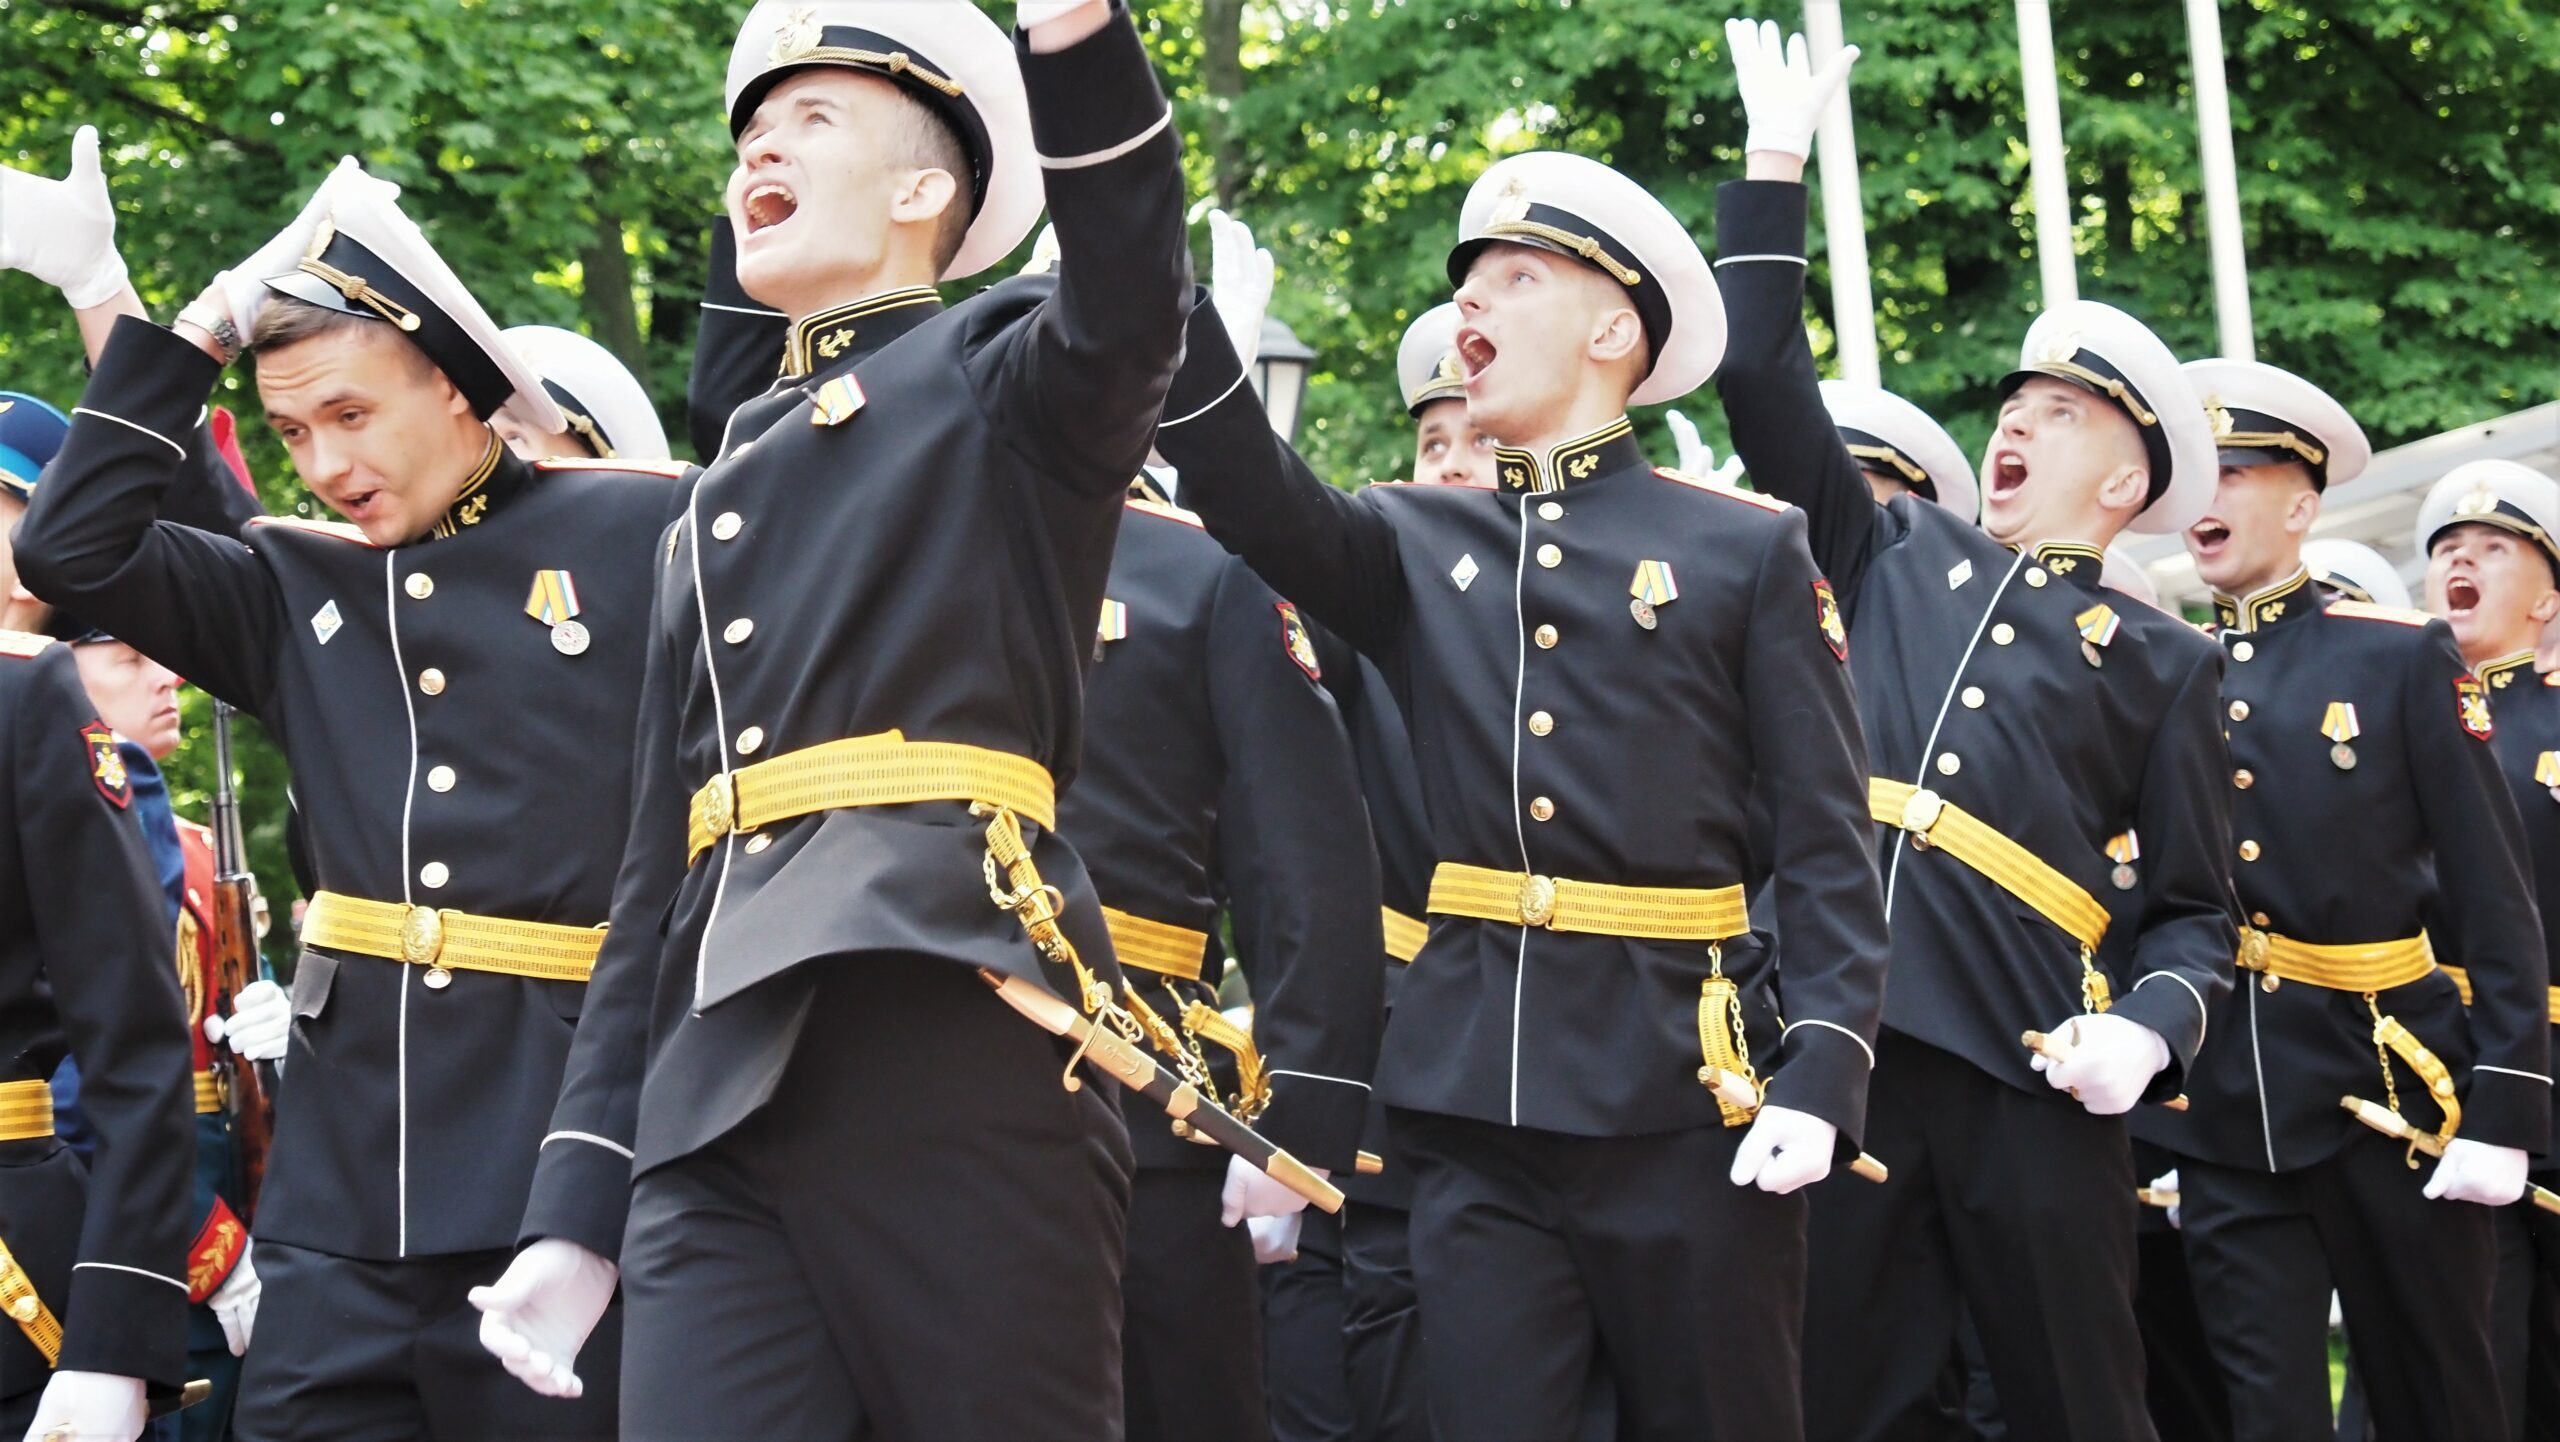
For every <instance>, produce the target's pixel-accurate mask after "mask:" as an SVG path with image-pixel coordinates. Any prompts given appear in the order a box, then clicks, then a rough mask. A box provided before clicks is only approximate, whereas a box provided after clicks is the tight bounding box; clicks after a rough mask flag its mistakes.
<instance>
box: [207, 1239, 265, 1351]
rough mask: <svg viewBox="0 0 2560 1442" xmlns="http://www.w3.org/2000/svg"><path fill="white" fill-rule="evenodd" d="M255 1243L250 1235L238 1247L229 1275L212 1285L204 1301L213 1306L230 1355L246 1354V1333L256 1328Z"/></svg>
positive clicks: (256, 1274)
mask: <svg viewBox="0 0 2560 1442" xmlns="http://www.w3.org/2000/svg"><path fill="white" fill-rule="evenodd" d="M257 1250H258V1243H257V1241H256V1239H254V1238H252V1239H251V1240H250V1241H249V1242H248V1243H247V1244H246V1245H245V1246H243V1247H241V1249H240V1260H239V1261H238V1262H236V1263H234V1264H233V1265H232V1268H231V1275H230V1276H228V1277H225V1278H223V1279H222V1285H221V1286H219V1287H216V1288H214V1289H213V1295H212V1296H210V1297H207V1298H205V1299H204V1304H205V1305H206V1306H208V1307H211V1308H212V1309H213V1319H214V1320H215V1321H217V1322H220V1323H221V1324H222V1341H223V1345H225V1346H227V1347H229V1348H230V1349H231V1355H232V1356H234V1357H245V1356H248V1355H249V1336H250V1334H251V1333H252V1332H255V1331H256V1330H257V1328H258V1293H259V1292H260V1291H261V1290H263V1288H261V1287H260V1285H259V1283H258V1263H257Z"/></svg>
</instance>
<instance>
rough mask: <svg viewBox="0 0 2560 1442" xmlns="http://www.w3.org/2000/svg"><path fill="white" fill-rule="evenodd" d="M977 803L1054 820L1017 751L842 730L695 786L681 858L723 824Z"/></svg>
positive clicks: (725, 830) (1035, 766)
mask: <svg viewBox="0 0 2560 1442" xmlns="http://www.w3.org/2000/svg"><path fill="white" fill-rule="evenodd" d="M912 801H980V802H986V803H988V804H990V805H994V806H1001V807H1003V808H1004V809H1006V810H1008V811H1012V812H1014V813H1016V814H1018V815H1022V816H1027V817H1029V818H1031V819H1032V820H1034V821H1037V822H1039V823H1040V824H1041V825H1042V826H1044V827H1047V828H1049V829H1051V830H1056V829H1057V825H1058V795H1057V783H1056V782H1055V781H1053V780H1052V779H1050V776H1049V772H1048V770H1047V768H1045V767H1043V766H1042V765H1041V764H1040V763H1039V762H1037V761H1033V760H1030V759H1028V758H1027V757H1021V756H1012V755H1008V754H1006V753H1005V752H1002V751H990V750H988V749H987V748H985V747H983V746H968V745H963V744H961V743H959V742H955V741H909V740H908V739H907V738H906V736H905V734H904V733H903V732H898V731H882V732H880V733H878V734H876V735H871V736H849V737H846V738H845V739H843V740H841V741H828V742H824V743H822V744H820V745H816V746H804V747H802V748H801V749H799V750H797V751H791V752H786V753H784V754H783V755H780V756H776V757H774V758H773V759H772V760H770V761H759V762H756V763H755V764H754V765H752V766H741V767H739V768H738V769H736V770H735V771H727V772H723V773H721V774H720V775H718V776H714V777H712V778H711V779H710V780H709V781H706V782H704V783H703V785H702V788H701V789H700V790H698V791H696V792H694V793H693V807H692V814H691V815H690V816H689V817H688V818H687V820H686V827H685V832H686V835H685V848H686V849H685V860H686V862H687V863H688V864H690V863H691V862H692V861H693V859H694V858H696V857H699V856H700V855H702V853H703V852H704V851H706V850H708V849H709V848H710V847H711V845H712V843H713V842H716V841H718V840H719V839H720V838H721V837H723V836H726V835H728V834H729V833H730V832H733V831H753V830H755V829H756V828H757V827H759V826H770V825H772V824H773V823H774V822H777V821H788V820H790V819H792V818H793V817H795V816H808V815H811V814H813V813H815V812H820V811H836V810H841V809H844V808H846V807H853V806H897V805H902V804H905V803H907V802H912Z"/></svg>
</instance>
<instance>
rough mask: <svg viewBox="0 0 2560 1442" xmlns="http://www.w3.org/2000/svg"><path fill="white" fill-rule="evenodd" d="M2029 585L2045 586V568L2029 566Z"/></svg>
mask: <svg viewBox="0 0 2560 1442" xmlns="http://www.w3.org/2000/svg"><path fill="white" fill-rule="evenodd" d="M2027 584H2028V585H2030V586H2041V585H2043V584H2044V568H2043V567H2041V566H2029V567H2027Z"/></svg>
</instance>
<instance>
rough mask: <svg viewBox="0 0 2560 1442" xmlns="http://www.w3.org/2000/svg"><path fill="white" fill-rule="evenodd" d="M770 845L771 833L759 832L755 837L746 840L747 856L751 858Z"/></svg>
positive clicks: (771, 841)
mask: <svg viewBox="0 0 2560 1442" xmlns="http://www.w3.org/2000/svg"><path fill="white" fill-rule="evenodd" d="M772 844H773V833H772V832H770V831H759V832H757V833H756V834H755V835H753V836H750V837H748V838H747V854H748V855H749V856H753V855H755V854H756V853H757V852H759V851H762V850H764V849H765V848H766V847H768V846H771V845H772Z"/></svg>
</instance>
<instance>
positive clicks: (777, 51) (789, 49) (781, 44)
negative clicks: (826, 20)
mask: <svg viewBox="0 0 2560 1442" xmlns="http://www.w3.org/2000/svg"><path fill="white" fill-rule="evenodd" d="M825 38H826V31H825V30H824V29H823V28H822V27H821V26H820V25H819V24H818V12H817V9H816V7H814V6H809V5H801V6H797V7H795V8H794V9H792V11H791V12H790V13H789V14H787V15H784V16H783V17H782V23H781V24H780V25H777V26H775V27H774V31H773V50H772V52H771V53H770V55H769V56H768V58H769V59H771V60H773V61H774V62H775V63H777V64H779V63H780V62H782V61H785V60H789V59H790V58H792V57H793V56H795V55H805V54H807V53H808V52H810V51H812V50H815V49H817V48H818V44H819V42H820V41H822V40H824V39H825Z"/></svg>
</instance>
